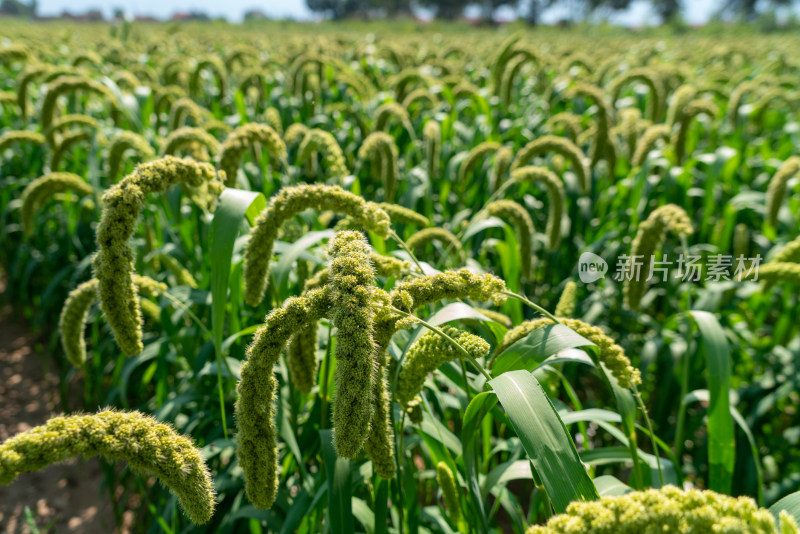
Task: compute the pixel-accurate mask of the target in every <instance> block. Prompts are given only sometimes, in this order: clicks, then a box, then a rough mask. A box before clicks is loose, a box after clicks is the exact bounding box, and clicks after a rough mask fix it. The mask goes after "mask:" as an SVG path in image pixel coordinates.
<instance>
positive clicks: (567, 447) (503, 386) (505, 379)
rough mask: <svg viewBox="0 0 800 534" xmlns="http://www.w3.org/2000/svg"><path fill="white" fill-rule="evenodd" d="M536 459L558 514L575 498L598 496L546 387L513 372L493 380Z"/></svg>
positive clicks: (534, 463)
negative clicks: (547, 393) (543, 387)
mask: <svg viewBox="0 0 800 534" xmlns="http://www.w3.org/2000/svg"><path fill="white" fill-rule="evenodd" d="M489 383H490V384H491V386H492V389H493V390H494V391H495V393H497V398H498V399H499V400H500V403H501V404H502V405H503V408H504V409H505V411H506V413H507V414H508V418H509V419H510V420H511V425H512V426H513V427H514V430H515V431H516V433H517V435H518V436H519V438H520V439H521V440H522V446H523V447H524V448H525V452H527V453H528V457H529V458H530V459H531V461H532V462H533V466H534V468H535V469H536V473H537V474H538V476H539V477H540V478H541V480H542V484H543V485H544V488H545V490H546V491H547V495H548V497H550V500H551V502H552V503H553V507H554V508H555V510H556V512H557V513H563V512H565V511H566V509H567V505H568V504H569V503H570V502H572V501H579V500H580V501H591V500H596V499H597V498H598V494H597V489H596V488H595V487H594V484H593V483H592V480H591V479H590V478H589V475H588V474H587V473H586V469H584V467H583V464H582V463H581V460H580V458H579V457H578V451H577V450H576V449H575V444H574V443H573V442H572V438H571V437H570V435H569V433H568V432H567V429H566V427H565V426H564V423H563V422H562V421H561V418H560V417H559V416H558V413H557V412H556V409H555V408H554V407H553V403H552V402H550V399H549V398H548V397H547V395H546V394H545V392H544V390H543V389H542V386H541V385H540V384H539V382H538V381H537V380H536V378H535V377H534V376H533V375H532V374H531V373H529V372H528V371H522V370H520V371H512V372H508V373H505V374H502V375H500V376H498V377H497V378H495V379H493V380H492V381H491V382H489Z"/></svg>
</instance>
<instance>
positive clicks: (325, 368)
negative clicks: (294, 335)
mask: <svg viewBox="0 0 800 534" xmlns="http://www.w3.org/2000/svg"><path fill="white" fill-rule="evenodd" d="M332 329H333V325H331V323H328V346H327V347H326V348H325V361H324V362H323V363H322V384H321V386H320V390H319V394H320V397H322V406H321V412H320V413H321V415H320V421H319V428H320V429H325V428H328V414H327V412H328V373H329V372H330V366H331V330H332Z"/></svg>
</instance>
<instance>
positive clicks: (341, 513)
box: [319, 430, 355, 533]
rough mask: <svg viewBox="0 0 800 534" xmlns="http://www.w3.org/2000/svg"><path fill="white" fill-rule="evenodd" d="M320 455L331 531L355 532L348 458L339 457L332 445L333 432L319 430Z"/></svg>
mask: <svg viewBox="0 0 800 534" xmlns="http://www.w3.org/2000/svg"><path fill="white" fill-rule="evenodd" d="M319 434H320V437H321V438H322V456H323V459H324V461H325V473H326V475H327V477H328V525H329V526H330V531H331V532H332V533H337V532H355V522H354V521H353V494H352V489H353V488H352V485H351V481H350V460H348V459H347V458H339V457H338V456H337V455H336V449H334V447H333V432H332V431H330V430H320V431H319Z"/></svg>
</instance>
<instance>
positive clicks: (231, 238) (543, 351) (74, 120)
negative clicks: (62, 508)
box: [0, 26, 800, 533]
mask: <svg viewBox="0 0 800 534" xmlns="http://www.w3.org/2000/svg"><path fill="white" fill-rule="evenodd" d="M5 29H6V30H7V32H6V33H8V37H9V42H7V43H5V42H4V43H0V45H1V46H0V106H2V115H0V176H2V178H1V179H2V191H1V192H0V209H2V220H0V245H2V247H0V250H1V252H0V262H2V265H3V267H4V269H5V271H6V273H7V277H8V279H9V285H8V289H7V291H6V295H7V296H8V297H9V298H10V299H12V301H13V302H14V303H16V304H17V305H19V306H22V307H23V309H24V310H26V312H27V314H28V315H29V316H30V318H31V319H32V321H33V324H34V325H35V326H37V328H39V329H40V330H41V331H42V333H43V334H44V335H45V338H46V339H47V340H48V342H49V343H48V349H49V351H50V352H52V354H53V356H54V358H56V360H57V362H58V369H60V374H61V379H62V380H61V382H62V401H63V404H64V406H65V407H71V408H72V409H76V408H79V409H81V410H85V411H90V412H98V413H97V414H96V415H94V416H93V415H81V416H71V417H65V418H61V419H53V420H51V421H50V422H49V423H48V424H47V425H46V426H44V427H39V428H37V429H35V430H33V431H31V432H30V433H26V434H23V435H20V436H18V437H17V438H14V439H12V440H10V441H9V442H7V443H5V444H2V445H0V481H7V480H11V479H13V478H14V476H16V474H17V473H19V472H21V471H24V470H29V469H38V468H41V467H43V466H44V465H46V464H48V463H50V462H52V461H57V460H59V459H63V458H64V457H66V456H68V455H71V454H84V455H86V456H88V455H95V454H100V455H103V456H105V457H106V458H107V459H108V460H113V459H118V458H124V459H127V460H128V462H129V464H130V465H131V466H133V467H134V468H136V469H142V470H143V471H142V472H141V473H139V472H137V473H134V472H128V471H123V472H121V473H120V471H118V470H115V469H114V468H113V467H112V466H111V465H110V464H109V466H108V468H107V469H106V471H107V474H108V479H109V483H110V484H113V485H123V486H125V487H128V488H131V489H133V490H135V491H138V492H140V493H141V495H142V498H143V499H144V502H145V504H146V505H147V506H144V507H142V509H141V510H140V511H139V513H140V514H142V516H143V521H142V522H140V524H141V525H147V526H146V527H143V528H144V530H149V531H152V532H160V531H162V530H163V531H166V532H177V531H188V530H192V529H196V530H197V531H208V532H219V531H223V532H245V531H252V532H261V531H263V529H265V528H266V529H268V530H269V531H276V532H319V531H321V529H323V528H325V529H328V530H329V531H331V532H337V533H338V532H350V531H366V532H370V533H372V532H376V533H377V532H388V531H391V532H445V533H447V532H498V531H503V532H517V533H522V532H525V531H526V529H529V527H532V526H533V525H539V526H538V527H536V526H533V527H532V528H530V530H528V531H529V532H553V533H555V532H608V531H613V532H643V531H644V530H643V528H644V527H643V525H647V526H652V525H661V526H664V528H667V527H669V528H672V529H673V530H674V531H681V532H683V531H686V532H711V531H712V530H711V528H712V526H714V525H717V527H719V528H723V529H727V530H724V531H725V532H779V531H780V532H786V533H791V532H796V531H797V526H796V524H795V520H794V519H792V514H795V515H794V517H795V518H797V516H798V511H797V509H798V508H800V504H798V503H800V497H798V494H793V495H792V496H790V497H788V498H787V499H785V500H783V501H782V502H781V503H779V505H778V506H777V507H774V508H772V509H771V511H772V512H773V514H774V515H775V518H774V519H773V516H772V515H770V514H769V512H767V511H765V510H763V509H759V507H760V508H764V507H768V506H770V505H772V504H774V503H775V502H777V501H779V500H780V499H781V498H783V497H785V496H787V495H789V494H792V493H793V492H796V491H797V488H798V485H800V457H798V455H797V454H796V452H795V451H796V449H797V443H798V439H800V419H798V417H797V413H796V406H797V403H798V400H800V399H798V393H797V392H798V380H799V379H800V378H799V377H800V373H798V365H799V364H800V331H798V330H797V328H796V326H795V321H794V315H795V314H796V313H797V312H798V310H799V309H800V308H799V305H798V298H797V295H798V293H797V287H798V284H799V283H800V240H798V239H797V237H796V236H797V235H798V230H799V229H800V203H799V202H798V200H797V197H796V195H794V194H793V186H794V185H795V181H796V177H797V175H798V174H800V165H798V162H800V159H798V157H797V156H795V154H797V149H796V147H797V146H798V143H799V142H800V139H798V137H799V136H800V128H798V125H800V122H798V105H797V104H798V95H797V94H796V93H795V91H794V87H795V85H796V82H795V80H796V79H797V76H798V75H799V74H800V63H798V62H797V60H796V53H797V51H798V50H799V49H800V42H797V41H796V40H786V39H784V40H781V41H778V40H772V39H768V38H763V37H756V36H752V37H744V38H741V39H738V40H733V39H729V40H722V41H711V40H706V39H703V38H700V37H688V38H686V39H682V40H678V39H669V40H659V41H657V40H639V39H636V40H634V39H631V38H610V37H609V38H605V39H596V40H589V39H586V38H582V37H579V36H576V35H570V34H559V33H553V34H550V35H543V36H529V35H522V34H517V35H514V36H510V37H509V36H499V35H495V34H493V33H488V32H487V33H483V32H476V33H475V34H474V35H462V34H449V33H447V34H444V35H441V34H424V33H422V34H411V33H405V34H403V33H396V34H395V33H392V32H389V33H388V34H386V35H383V36H381V37H376V36H375V35H373V34H360V33H356V32H354V33H329V32H328V31H327V30H325V31H321V32H320V33H319V34H311V33H307V30H298V31H297V32H295V33H282V32H278V33H277V34H275V35H270V36H265V35H263V34H262V33H258V32H255V31H252V30H245V29H243V30H241V31H240V30H237V31H236V32H234V31H230V30H225V31H219V30H218V29H213V28H211V27H196V28H192V27H187V28H186V29H181V30H180V31H178V30H177V29H176V28H169V29H167V28H147V29H145V28H139V27H133V28H125V31H121V32H120V33H119V36H118V35H117V32H118V31H119V30H120V29H119V28H114V29H112V34H111V35H110V36H109V35H108V32H107V31H106V30H105V29H104V30H102V31H99V30H98V31H95V30H97V29H92V30H89V29H88V28H69V29H62V28H44V27H35V26H9V27H8V28H5ZM587 253H591V254H587ZM587 258H588V259H587ZM690 260H691V261H690ZM603 261H605V262H606V263H605V267H603V264H602V262H603ZM590 263H591V269H590V268H589V264H590ZM690 264H691V265H690ZM692 267H694V268H696V271H694V274H695V276H687V272H688V273H691V272H692V271H691V270H690V269H691V268H692ZM659 269H660V270H659ZM635 273H639V275H638V276H635ZM651 274H652V277H651ZM662 274H663V276H662ZM648 278H650V280H648ZM59 316H60V321H59ZM57 322H58V324H59V328H58V331H56V329H55V328H54V325H55V324H56V323H57ZM87 324H88V327H87ZM74 383H81V384H82V385H83V386H82V387H83V398H82V399H76V398H74V391H75V389H74V388H71V387H70V386H71V385H72V384H74ZM69 392H72V394H73V396H71V395H70V393H69ZM106 406H110V407H114V408H116V409H118V410H121V411H99V410H100V409H101V408H102V407H106ZM134 410H138V411H141V412H145V413H148V414H151V415H153V416H154V417H155V418H156V419H158V420H159V421H165V422H169V423H170V424H171V425H172V427H173V428H174V429H176V430H178V431H179V432H180V433H182V434H185V435H186V436H187V437H191V440H192V441H193V444H192V443H190V442H189V440H187V439H186V438H184V437H180V436H177V435H175V433H174V431H173V430H172V428H170V427H168V426H165V425H161V424H158V423H155V422H154V421H153V420H152V419H150V418H148V417H144V416H142V415H140V414H138V413H136V412H135V411H134ZM43 436H44V437H43ZM50 437H52V441H48V440H49V439H50ZM67 443H69V444H70V445H69V446H67V445H65V444H67ZM176 451H177V452H176ZM202 463H205V464H206V466H207V469H208V470H209V471H210V474H211V480H213V487H214V490H213V491H212V490H211V488H210V487H209V486H208V483H209V482H208V475H207V473H206V471H205V469H206V467H203V465H202ZM147 472H150V473H151V474H154V475H156V476H157V477H159V478H161V479H162V480H163V481H164V482H165V485H166V486H167V488H165V489H163V490H161V489H159V490H155V489H148V490H147V491H145V488H146V487H147V484H148V478H147V476H148V475H147V474H146V473H147ZM670 484H672V485H677V486H683V487H686V488H688V487H695V488H698V489H701V490H703V489H709V490H713V491H714V492H715V493H712V492H705V493H704V492H700V491H692V492H683V491H679V490H677V489H675V488H666V489H664V490H662V491H649V492H645V491H643V490H647V489H648V488H660V487H664V486H667V485H670ZM633 490H642V491H637V492H635V493H630V494H629V495H627V496H625V497H618V496H619V495H622V494H624V493H629V492H631V491H633ZM170 491H171V492H172V493H171V492H170ZM214 493H215V494H216V495H214ZM726 495H732V496H749V497H752V498H753V499H754V500H755V502H756V503H757V504H754V503H753V501H751V500H748V499H738V500H737V499H733V498H729V497H727V496H726ZM600 497H602V500H599V501H598V500H597V499H598V498H600ZM576 500H579V501H591V502H586V503H582V504H575V505H572V506H569V508H568V505H569V503H570V502H573V501H576ZM213 501H215V502H213ZM595 501H596V502H595ZM641 503H645V504H643V505H642V504H641ZM179 505H180V507H182V508H183V510H184V511H185V512H186V517H184V516H183V515H181V514H179V513H178V512H177V511H178V509H179ZM116 506H117V513H118V514H121V513H122V511H123V509H124V507H125V506H126V503H124V502H119V503H116ZM639 506H642V507H641V508H637V507H639ZM793 507H794V508H793ZM214 508H215V510H214V512H213V515H211V510H212V509H214ZM628 509H631V510H634V509H635V510H639V511H638V512H636V513H633V512H632V513H631V514H630V515H629V516H628V515H625V514H622V512H620V511H619V510H628ZM781 510H786V511H788V513H786V512H783V513H782V514H781V515H780V520H777V518H778V515H779V512H780V511H781ZM792 510H794V511H792ZM564 512H567V514H568V515H556V516H555V517H553V518H552V519H550V522H549V523H548V525H547V526H546V527H545V526H543V525H544V523H545V522H547V520H548V518H550V517H551V516H552V515H553V514H554V513H556V514H562V513H564ZM623 515H624V517H622V516H623ZM192 522H193V523H198V524H201V525H203V526H194V525H193V524H192ZM623 524H624V526H621V525H623ZM150 525H152V526H150ZM714 528H716V527H714ZM609 529H610V530H609ZM778 529H782V530H778Z"/></svg>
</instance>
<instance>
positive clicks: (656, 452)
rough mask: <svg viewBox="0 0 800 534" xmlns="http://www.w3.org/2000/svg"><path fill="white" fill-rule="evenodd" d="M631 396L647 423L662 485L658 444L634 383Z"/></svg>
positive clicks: (662, 473)
mask: <svg viewBox="0 0 800 534" xmlns="http://www.w3.org/2000/svg"><path fill="white" fill-rule="evenodd" d="M633 396H634V397H636V403H637V404H638V405H639V409H641V410H642V415H643V416H644V420H645V422H646V423H647V431H648V432H649V433H650V444H651V447H652V448H653V454H654V455H655V457H656V466H657V467H658V480H659V482H660V483H661V485H662V486H663V485H664V472H663V471H662V470H661V456H660V455H659V454H658V446H657V445H656V438H655V434H653V424H652V423H651V421H650V417H649V416H648V415H647V408H645V406H644V401H643V400H642V395H641V394H640V393H639V388H637V387H636V384H634V385H633ZM681 398H683V397H681ZM676 467H677V466H676Z"/></svg>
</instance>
